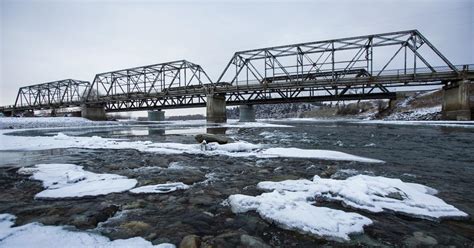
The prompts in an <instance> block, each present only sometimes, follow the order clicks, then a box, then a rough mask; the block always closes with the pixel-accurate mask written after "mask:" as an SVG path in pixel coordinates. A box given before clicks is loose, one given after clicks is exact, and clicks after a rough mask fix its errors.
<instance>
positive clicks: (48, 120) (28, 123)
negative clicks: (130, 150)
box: [0, 117, 119, 129]
mask: <svg viewBox="0 0 474 248" xmlns="http://www.w3.org/2000/svg"><path fill="white" fill-rule="evenodd" d="M118 124H119V123H118V122H116V121H91V120H88V119H85V118H82V117H1V118H0V129H24V128H47V127H83V126H104V125H118Z"/></svg>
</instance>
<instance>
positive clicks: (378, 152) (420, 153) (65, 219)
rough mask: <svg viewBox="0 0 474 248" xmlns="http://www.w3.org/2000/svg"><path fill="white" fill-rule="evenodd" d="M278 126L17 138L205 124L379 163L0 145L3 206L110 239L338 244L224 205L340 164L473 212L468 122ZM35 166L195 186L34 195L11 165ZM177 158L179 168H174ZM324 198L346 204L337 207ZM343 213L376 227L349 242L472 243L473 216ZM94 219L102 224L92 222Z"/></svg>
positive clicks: (181, 136) (184, 134)
mask: <svg viewBox="0 0 474 248" xmlns="http://www.w3.org/2000/svg"><path fill="white" fill-rule="evenodd" d="M278 124H283V125H288V126H290V127H253V128H246V127H232V126H229V127H227V128H222V127H219V128H217V127H206V126H204V125H202V124H199V123H194V124H190V125H159V124H147V125H143V124H140V125H125V126H117V127H95V128H69V129H47V130H32V131H23V132H17V133H15V135H27V136H35V135H46V136H52V135H56V134H57V133H58V132H63V133H64V134H66V135H70V136H94V135H95V136H101V137H110V138H126V139H130V140H150V141H153V142H178V143H195V141H194V136H193V135H194V134H197V133H202V132H206V131H208V132H213V133H223V132H225V133H226V135H227V136H229V137H232V138H233V139H237V140H244V141H248V142H251V143H255V144H256V143H260V144H266V145H268V146H272V147H298V148H306V149H327V150H337V151H342V152H346V153H350V154H354V155H358V156H363V157H368V158H374V159H380V160H384V161H386V163H384V164H368V163H358V162H345V161H337V162H336V161H321V160H317V159H297V158H273V159H261V158H260V159H258V158H252V157H248V158H231V157H226V156H213V157H208V156H204V155H189V154H180V155H160V154H153V153H141V152H137V151H133V150H88V149H75V148H74V149H73V148H69V149H54V150H45V151H9V152H0V156H1V158H2V159H1V161H0V167H1V169H0V173H1V177H0V187H1V192H2V193H0V198H1V199H0V203H1V204H0V213H2V212H8V213H13V214H16V215H17V216H18V218H19V219H18V220H19V222H20V223H26V222H31V221H39V222H42V223H45V224H54V225H74V226H76V227H78V228H79V229H95V230H96V231H99V232H101V233H103V234H105V235H107V236H109V237H111V238H126V237H131V236H136V235H139V236H142V237H144V238H147V239H149V240H150V241H153V242H154V243H159V242H163V241H169V242H172V243H175V244H178V243H179V241H180V239H181V238H182V237H183V236H184V235H185V234H191V233H192V234H197V235H200V236H202V237H205V236H209V237H214V238H216V237H220V236H219V235H223V234H226V233H233V232H245V233H248V234H250V235H252V236H256V237H260V238H262V239H263V240H264V241H265V242H267V243H268V244H271V245H274V246H284V247H286V246H298V247H301V246H309V247H311V246H314V245H323V244H329V245H331V244H335V243H334V242H333V241H327V240H324V239H319V238H316V237H311V236H308V235H302V234H298V233H296V232H292V231H285V230H283V229H280V228H278V227H276V226H274V225H272V224H269V223H267V222H265V221H263V220H261V219H260V218H259V216H258V215H257V214H255V213H246V214H241V215H235V214H233V213H232V212H230V210H229V209H228V207H226V206H223V205H222V204H221V202H222V201H223V200H225V199H226V198H227V197H228V196H229V195H230V194H236V193H242V194H249V195H257V194H260V193H261V191H259V190H258V189H256V187H255V186H256V184H257V183H258V182H260V181H264V180H274V181H278V180H284V179H297V178H308V179H309V178H312V177H313V176H314V175H316V174H320V173H322V172H323V171H324V170H325V169H326V168H327V166H336V167H337V168H338V169H339V172H338V173H337V174H336V175H335V176H336V177H337V178H345V177H348V176H351V175H353V174H369V175H377V176H386V177H392V178H400V179H402V180H403V181H407V182H415V183H420V184H424V185H427V186H430V187H433V188H435V189H437V190H439V194H438V197H440V198H441V199H443V200H445V201H446V202H447V203H449V204H452V205H454V206H455V207H457V208H459V209H460V210H462V211H464V212H466V213H468V214H469V215H470V216H473V215H474V192H473V188H474V142H473V141H474V128H462V127H461V128H459V127H439V126H413V125H406V126H405V125H383V124H362V123H352V122H349V121H340V122H332V121H324V122H303V121H300V122H298V121H286V122H284V121H283V122H282V121H280V122H278ZM33 139H34V138H33ZM38 163H74V164H78V165H82V166H84V168H85V169H86V170H91V171H94V172H102V173H104V172H107V173H115V174H120V175H125V176H127V177H131V178H136V179H137V180H138V181H139V183H140V184H150V183H163V182H166V181H182V182H185V183H188V184H192V183H198V184H195V185H196V186H195V187H192V188H191V189H189V190H186V191H179V192H173V193H171V194H167V195H147V196H136V195H130V194H127V193H123V194H111V195H107V196H104V197H97V198H90V199H74V200H57V201H38V200H37V201H35V200H33V196H34V194H35V193H37V192H39V191H40V190H41V185H40V183H38V182H34V181H31V180H27V177H25V176H22V175H18V174H17V173H16V169H15V168H18V167H23V166H30V165H34V164H38ZM170 163H174V165H175V167H174V169H173V168H170V169H167V167H168V166H169V165H170ZM176 163H179V165H181V166H176ZM12 167H14V168H12ZM200 182H201V183H200ZM202 182H204V183H202ZM108 205H117V206H120V210H119V212H117V213H116V214H115V217H114V218H112V219H109V220H107V219H104V220H102V219H101V220H100V221H95V222H94V221H92V222H91V221H90V218H92V217H90V216H95V214H96V212H97V211H99V210H102V209H104V207H106V206H108ZM326 205H327V206H330V207H332V208H337V209H342V210H346V211H347V209H346V208H344V207H343V206H341V205H340V204H336V203H326ZM350 211H354V212H358V213H360V214H362V215H365V216H367V217H369V218H371V219H372V220H374V222H375V224H374V225H372V226H369V227H367V228H365V233H364V234H362V235H353V236H352V240H351V241H350V242H348V243H345V244H346V245H381V246H383V245H388V246H391V245H410V244H413V243H410V238H411V237H413V235H414V233H415V232H422V233H424V234H426V235H428V236H431V237H434V238H435V239H436V241H437V242H438V244H441V245H448V244H454V245H457V246H469V245H473V239H474V222H473V221H472V219H469V220H443V221H439V222H435V221H428V220H421V219H417V218H412V217H406V216H402V215H398V214H391V213H383V214H373V213H367V212H363V211H360V210H354V209H351V210H350ZM81 220H82V222H81ZM132 220H133V221H142V222H145V223H147V224H149V226H150V227H149V228H148V229H147V228H145V230H141V231H139V232H136V233H130V231H129V230H127V229H126V228H123V227H124V223H127V222H130V221H132ZM99 222H102V223H101V224H99V227H96V226H97V223H99ZM225 237H227V236H225ZM229 237H231V236H229ZM216 239H217V238H216ZM222 239H223V240H224V241H222V242H224V244H227V245H228V246H232V245H235V244H236V243H235V242H237V241H235V240H232V239H231V238H222ZM336 244H337V243H336Z"/></svg>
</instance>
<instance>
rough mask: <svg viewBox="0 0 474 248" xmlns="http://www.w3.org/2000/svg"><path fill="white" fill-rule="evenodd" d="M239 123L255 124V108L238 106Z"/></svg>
mask: <svg viewBox="0 0 474 248" xmlns="http://www.w3.org/2000/svg"><path fill="white" fill-rule="evenodd" d="M239 121H240V122H255V108H254V107H253V105H250V104H248V105H240V106H239Z"/></svg>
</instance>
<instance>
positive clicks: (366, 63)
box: [3, 30, 474, 112]
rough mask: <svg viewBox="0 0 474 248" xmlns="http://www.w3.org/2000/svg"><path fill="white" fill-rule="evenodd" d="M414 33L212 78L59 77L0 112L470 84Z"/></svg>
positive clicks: (376, 93) (280, 99) (268, 57)
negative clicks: (91, 79)
mask: <svg viewBox="0 0 474 248" xmlns="http://www.w3.org/2000/svg"><path fill="white" fill-rule="evenodd" d="M472 67H473V66H469V65H464V66H455V65H453V64H452V63H451V62H450V61H449V60H448V59H447V58H446V57H445V56H444V55H443V54H442V53H441V52H440V51H438V50H437V49H436V48H435V47H434V46H433V44H431V43H430V42H429V41H428V40H427V39H426V38H425V37H424V36H423V35H422V34H421V33H420V32H419V31H418V30H408V31H400V32H392V33H383V34H373V35H366V36H357V37H350V38H342V39H333V40H324V41H316V42H308V43H299V44H292V45H285V46H276V47H267V48H261V49H252V50H246V51H239V52H236V53H235V54H234V55H233V56H232V58H231V59H230V61H229V62H228V63H227V65H226V66H225V68H224V71H223V72H222V74H221V75H220V76H219V78H218V79H217V81H212V80H211V79H210V78H209V76H208V75H207V74H206V72H205V71H204V70H203V69H202V67H201V66H200V65H197V64H194V63H191V62H189V61H186V60H179V61H173V62H168V63H161V64H155V65H148V66H141V67H135V68H129V69H123V70H117V71H111V72H106V73H100V74H97V75H96V76H95V78H94V80H93V82H92V83H89V82H86V81H79V80H72V79H67V80H61V81H55V82H50V83H45V84H39V85H32V86H26V87H22V88H20V90H19V91H18V95H17V98H16V101H15V105H14V106H9V107H4V108H3V111H9V110H10V111H21V110H37V109H55V108H64V107H71V106H81V105H91V106H92V105H93V106H104V107H105V110H106V111H107V112H120V111H137V110H154V109H174V108H189V107H203V106H206V101H207V99H206V97H207V96H209V95H216V94H217V95H224V96H225V100H226V104H227V105H243V104H269V103H272V104H273V103H289V102H312V101H340V100H364V99H394V98H395V97H396V92H397V91H401V90H406V89H408V88H409V87H423V86H431V85H444V86H446V87H449V86H450V85H455V84H456V83H457V82H459V81H460V80H473V79H474V70H473V68H472Z"/></svg>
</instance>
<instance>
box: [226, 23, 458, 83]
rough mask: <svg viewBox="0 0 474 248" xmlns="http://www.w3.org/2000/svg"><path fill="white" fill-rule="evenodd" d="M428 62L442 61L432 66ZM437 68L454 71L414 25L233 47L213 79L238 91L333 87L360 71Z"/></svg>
mask: <svg viewBox="0 0 474 248" xmlns="http://www.w3.org/2000/svg"><path fill="white" fill-rule="evenodd" d="M426 54H427V55H426ZM428 57H429V59H428ZM433 62H436V63H440V64H441V65H442V66H441V67H434V66H433V65H432V63H433ZM420 64H421V65H422V66H420ZM422 67H423V68H422ZM393 68H395V69H396V70H393ZM438 71H448V72H453V73H455V74H459V70H458V68H456V67H455V66H454V65H453V64H452V63H451V62H449V61H448V60H447V59H446V57H444V56H443V55H442V54H441V53H440V52H439V51H438V50H437V49H436V48H435V47H434V46H433V45H432V44H431V43H430V42H429V41H428V40H427V39H426V38H425V37H424V36H423V35H422V34H421V33H420V32H419V31H418V30H408V31H401V32H392V33H383V34H374V35H366V36H357V37H350V38H343V39H334V40H324V41H316V42H309V43H299V44H293V45H285V46H276V47H268V48H262V49H253V50H246V51H240V52H236V53H235V54H234V56H233V57H232V58H231V60H230V61H229V63H228V64H227V66H226V67H225V69H224V71H223V72H222V74H221V75H220V77H219V79H218V80H217V83H228V84H230V85H232V86H235V87H237V88H239V89H243V90H245V89H246V88H252V87H253V86H254V85H262V86H268V85H271V84H276V83H282V82H306V81H315V82H317V81H324V82H327V84H328V86H335V85H337V84H338V83H339V82H340V81H341V80H343V79H356V78H357V77H361V76H364V77H367V81H374V80H373V79H374V77H378V76H384V75H398V76H400V75H402V76H403V75H409V76H411V77H416V76H417V74H418V73H422V72H430V73H436V72H438ZM382 87H383V86H381V87H379V88H382Z"/></svg>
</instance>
